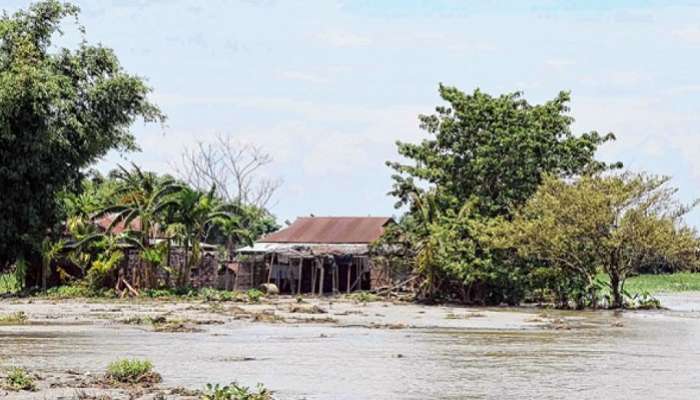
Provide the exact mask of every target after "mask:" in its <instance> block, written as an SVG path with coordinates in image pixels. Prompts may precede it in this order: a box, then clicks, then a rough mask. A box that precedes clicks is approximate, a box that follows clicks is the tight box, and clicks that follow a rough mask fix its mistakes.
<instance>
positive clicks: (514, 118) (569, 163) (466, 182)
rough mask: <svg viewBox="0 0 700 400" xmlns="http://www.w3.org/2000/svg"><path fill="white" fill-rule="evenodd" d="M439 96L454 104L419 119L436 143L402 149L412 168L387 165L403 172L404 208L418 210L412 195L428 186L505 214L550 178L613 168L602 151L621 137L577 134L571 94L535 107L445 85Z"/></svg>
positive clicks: (513, 97) (515, 98) (397, 183)
mask: <svg viewBox="0 0 700 400" xmlns="http://www.w3.org/2000/svg"><path fill="white" fill-rule="evenodd" d="M439 90H440V96H441V97H442V99H443V100H445V101H446V102H447V103H448V105H447V106H440V107H437V108H436V113H435V114H432V115H421V116H420V117H419V120H420V126H421V128H422V129H424V130H425V131H427V132H428V133H429V134H430V136H431V138H429V139H425V140H423V141H422V142H421V143H403V142H398V143H397V144H398V151H399V154H400V155H401V156H403V157H405V158H406V159H408V160H409V161H411V162H410V163H401V162H388V163H387V164H388V165H389V166H390V167H391V168H392V169H393V170H394V171H395V172H396V174H395V175H394V176H393V178H394V187H393V190H392V192H391V194H392V195H394V196H396V197H397V198H398V199H399V202H398V205H399V206H400V205H404V204H407V203H411V199H412V197H411V194H412V193H421V192H422V190H421V188H424V187H425V185H426V184H427V185H428V186H431V187H437V188H439V189H440V192H441V193H442V194H444V195H447V196H451V197H452V198H453V199H452V200H451V201H454V200H456V202H453V203H452V204H457V205H458V207H461V205H462V204H463V203H464V202H466V201H467V200H469V199H471V198H475V199H476V200H477V201H478V205H477V207H478V212H479V213H480V214H482V215H484V216H496V215H504V214H508V213H509V212H510V210H511V209H512V208H513V207H516V206H519V205H521V204H523V203H524V202H525V201H526V200H527V199H528V198H529V197H530V196H531V195H532V194H533V193H534V192H535V190H537V186H538V185H539V183H540V180H541V176H542V174H544V173H554V174H565V175H571V174H578V173H581V172H583V171H586V170H597V169H601V168H604V167H606V165H605V164H604V163H601V162H598V161H596V160H595V159H594V155H595V151H596V149H597V148H598V146H600V145H601V144H602V143H604V142H606V141H608V140H612V139H614V136H613V135H612V134H607V135H604V136H602V135H600V134H598V133H597V132H588V133H583V134H581V135H578V136H576V135H574V134H573V133H572V132H571V124H572V123H573V118H572V117H571V116H569V115H568V114H567V112H568V111H569V108H568V102H569V99H570V98H569V94H568V93H566V92H561V93H559V95H558V96H557V97H556V98H555V99H553V100H551V101H548V102H546V103H544V104H541V105H531V104H529V103H528V102H527V101H526V100H525V99H523V98H522V97H521V94H520V93H517V92H516V93H511V94H505V95H501V96H498V97H493V96H490V95H488V94H486V93H483V92H481V91H480V90H475V91H474V92H473V93H472V94H465V93H464V92H462V91H460V90H459V89H457V88H454V87H449V86H443V85H440V88H439Z"/></svg>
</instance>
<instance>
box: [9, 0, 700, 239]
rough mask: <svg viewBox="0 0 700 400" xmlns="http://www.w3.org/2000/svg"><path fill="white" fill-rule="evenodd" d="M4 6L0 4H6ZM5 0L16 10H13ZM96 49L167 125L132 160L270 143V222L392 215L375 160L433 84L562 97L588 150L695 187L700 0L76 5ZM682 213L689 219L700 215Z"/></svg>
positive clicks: (407, 130) (428, 102)
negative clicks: (117, 64) (109, 53)
mask: <svg viewBox="0 0 700 400" xmlns="http://www.w3.org/2000/svg"><path fill="white" fill-rule="evenodd" d="M6 2H7V0H6V1H5V2H4V3H6ZM27 4H28V3H27V2H24V1H16V0H10V1H9V6H5V7H7V8H9V9H10V10H12V9H16V8H18V7H24V6H26V5H27ZM78 4H80V5H81V7H82V9H83V14H82V17H81V19H82V23H83V24H84V25H85V26H86V28H87V35H88V39H89V40H90V41H91V42H102V43H103V44H105V45H107V46H110V47H112V48H114V49H115V50H116V52H117V54H118V56H119V57H120V59H121V61H122V63H123V65H124V66H125V68H126V69H127V70H129V71H131V72H134V73H137V74H139V75H142V76H145V77H147V78H148V81H149V83H150V85H151V86H152V87H153V88H154V92H153V96H152V98H153V100H154V101H155V102H157V103H158V104H159V105H160V106H161V107H162V109H163V110H164V111H165V113H167V115H168V117H169V120H168V122H167V126H166V127H165V128H161V127H158V126H143V125H141V124H139V125H136V126H134V133H135V134H136V137H137V140H138V143H139V144H140V146H141V147H142V149H143V151H142V152H141V153H136V154H128V155H126V156H124V157H121V156H119V155H117V154H110V155H109V156H108V157H106V159H105V160H104V161H102V162H100V165H99V166H100V168H102V169H105V170H106V169H109V168H111V167H113V166H114V165H116V163H118V162H121V163H123V162H124V160H125V159H127V160H133V161H135V162H136V163H139V164H142V165H144V166H145V167H146V168H148V169H152V170H156V171H160V172H167V171H170V170H171V167H170V165H171V163H173V162H176V161H177V160H178V157H179V154H180V153H181V151H182V149H183V148H184V147H186V146H192V145H193V144H194V143H196V142H197V141H204V142H207V141H211V140H212V139H213V137H214V136H215V135H216V134H218V133H223V134H231V135H234V136H235V137H237V138H239V139H240V140H242V141H248V142H253V143H256V144H258V145H261V146H263V147H264V148H266V149H267V150H268V151H269V152H270V153H271V154H272V155H273V156H274V158H275V162H274V164H272V165H271V167H270V168H268V170H266V171H265V174H267V175H269V176H271V177H279V178H282V179H283V180H284V184H283V186H282V187H281V189H280V191H279V192H278V194H277V196H276V198H275V205H274V206H273V207H272V211H273V212H274V213H275V214H276V215H277V216H278V217H279V218H280V219H281V220H284V219H293V218H294V217H295V216H299V215H307V214H309V213H314V214H316V215H391V214H395V213H396V211H395V210H394V209H393V199H391V198H390V197H387V196H386V192H387V191H388V190H389V188H390V185H391V180H390V171H389V170H388V169H387V168H386V167H385V166H384V161H385V160H387V159H395V158H396V151H395V145H394V142H395V141H396V140H397V139H398V140H403V141H416V140H420V139H421V138H422V137H423V133H422V132H421V131H420V130H419V129H418V126H417V120H416V116H417V115H418V114H419V113H430V112H431V111H432V110H433V108H434V107H435V106H436V105H438V104H439V103H440V101H439V98H438V95H437V85H438V83H439V82H443V83H445V84H449V85H454V86H457V87H459V88H461V89H463V90H465V91H471V90H473V89H474V88H476V87H479V88H481V89H483V90H485V91H487V92H490V93H492V94H499V93H503V92H511V91H515V90H521V91H524V93H525V97H526V98H527V99H528V100H530V101H531V102H542V101H545V100H547V99H549V98H552V97H554V96H555V95H556V93H557V92H558V91H559V90H570V91H571V92H572V96H573V101H572V104H571V106H572V112H571V114H572V116H574V117H575V118H576V125H575V131H576V132H583V131H588V130H593V129H595V130H598V131H600V132H601V133H606V132H608V131H612V132H614V133H615V134H616V136H617V137H618V141H617V142H616V143H614V144H611V145H606V146H605V147H604V148H602V149H601V151H600V153H599V158H602V159H605V160H610V161H613V160H621V161H623V162H624V163H625V165H626V166H627V167H628V168H630V169H634V170H645V171H649V172H652V173H656V174H666V175H672V176H673V177H674V180H673V183H674V185H676V186H678V187H680V188H681V190H680V193H679V196H680V198H681V199H683V200H684V201H690V200H692V199H694V198H698V197H700V189H699V186H698V183H699V182H700V157H699V156H700V152H698V149H699V148H700V123H699V122H700V112H699V111H700V101H699V100H700V75H699V74H698V71H700V22H699V21H700V2H697V1H674V2H671V1H629V0H628V1H615V2H611V1H602V0H600V1H553V0H552V1H536V2H527V1H479V2H464V1H446V0H445V1H424V0H391V1H370V0H358V1H330V0H327V1H313V0H305V1H303V2H300V1H275V0H259V1H255V0H246V1H243V0H242V1H223V0H221V1H219V0H210V1H207V2H202V1H176V0H173V1H165V0H160V1H157V0H151V1H147V0H141V1H134V0H121V1H118V0H114V1H94V0H93V1H82V2H81V1H79V2H78ZM689 221H690V222H691V223H692V224H694V225H696V226H700V212H698V211H695V212H693V214H691V215H690V216H689Z"/></svg>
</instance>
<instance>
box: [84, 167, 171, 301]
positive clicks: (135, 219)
mask: <svg viewBox="0 0 700 400" xmlns="http://www.w3.org/2000/svg"><path fill="white" fill-rule="evenodd" d="M132 165H133V168H132V170H131V171H129V170H127V169H125V168H124V167H122V166H119V171H118V172H117V173H116V175H115V178H116V180H117V182H118V183H117V187H116V190H115V194H114V195H115V198H116V204H115V205H113V206H110V207H106V208H104V209H103V210H101V211H100V212H99V213H98V214H97V217H99V216H104V215H113V219H112V223H111V224H110V225H109V227H108V231H111V230H112V229H114V228H115V227H116V226H118V225H121V226H123V227H124V229H125V231H126V233H127V234H128V236H130V237H131V238H133V239H134V240H133V242H138V243H139V246H138V247H139V248H140V250H141V251H142V252H143V251H145V252H148V250H149V249H150V248H151V247H152V246H153V244H154V243H155V239H156V237H155V235H156V233H157V231H158V228H159V226H158V223H159V222H160V221H161V217H162V216H163V214H164V213H165V211H166V210H167V209H168V208H169V207H172V206H175V205H176V204H177V201H176V199H175V197H174V196H173V195H174V194H176V193H178V192H180V191H182V190H183V186H182V185H181V184H179V183H177V182H176V181H175V180H173V179H172V178H169V177H165V178H159V177H158V176H157V175H156V174H154V173H152V172H144V171H142V170H141V169H140V168H139V167H138V166H136V165H134V164H132ZM142 261H144V260H143V258H142ZM149 264H150V265H149ZM155 267H156V266H155V265H153V263H147V266H146V267H145V268H144V267H143V266H142V268H141V270H142V273H143V284H144V286H146V287H153V286H154V285H155V284H156V281H155V271H154V269H155ZM135 278H136V277H135ZM135 285H136V286H138V285H139V284H138V282H135Z"/></svg>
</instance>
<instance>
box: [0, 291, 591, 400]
mask: <svg viewBox="0 0 700 400" xmlns="http://www.w3.org/2000/svg"><path fill="white" fill-rule="evenodd" d="M13 313H24V315H25V316H26V320H25V321H23V322H21V323H13V324H1V323H0V337H2V335H3V334H4V335H15V336H16V335H20V336H22V337H27V338H31V337H32V335H35V334H36V335H37V336H41V335H42V334H45V332H46V328H47V327H50V328H51V329H53V330H57V329H56V327H60V329H58V330H64V331H70V332H72V333H73V334H79V333H81V332H93V331H95V330H99V329H111V330H117V331H126V330H134V329H138V330H141V331H143V332H144V333H143V334H146V335H162V334H165V333H167V334H177V333H178V332H182V333H183V334H187V333H192V332H207V333H209V334H211V335H226V332H227V331H228V330H232V329H241V328H245V327H246V326H253V325H270V326H274V329H277V330H279V329H283V330H287V329H288V330H289V332H292V331H293V330H295V329H301V327H310V326H319V327H323V328H333V330H334V331H337V330H338V329H340V330H341V332H342V331H343V329H342V328H347V329H349V330H350V329H352V330H358V329H359V330H372V331H376V330H379V331H392V332H393V331H398V330H401V331H405V332H411V331H426V330H448V331H449V330H454V331H457V332H459V331H470V330H488V331H491V330H493V331H511V330H512V331H523V330H525V331H527V330H535V331H536V330H551V329H571V327H572V326H576V324H579V323H584V322H585V320H586V319H585V318H581V317H580V316H577V315H576V314H570V315H565V314H561V313H556V314H551V313H548V312H543V311H542V310H540V309H534V308H532V309H529V308H518V309H509V308H488V309H486V308H465V307H457V306H454V307H450V306H424V305H418V304H412V303H399V302H396V303H392V302H383V301H379V302H369V303H359V302H357V301H353V300H350V299H344V298H323V299H317V298H309V299H305V300H304V301H303V302H298V301H297V300H296V299H295V298H287V297H280V298H276V299H265V300H263V301H262V302H261V303H259V304H247V303H239V302H202V301H177V302H175V301H164V300H137V301H106V300H60V301H51V300H39V299H10V300H3V301H0V315H7V314H13ZM377 333H381V332H377ZM324 335H325V334H324V333H321V334H320V336H321V337H324ZM0 340H2V339H0ZM3 353H6V354H10V355H11V354H12V349H7V348H6V349H4V351H3V352H1V353H0V355H1V354H3ZM397 356H398V357H401V355H400V354H399V355H397ZM115 358H118V355H115ZM0 365H1V366H2V367H5V368H7V367H10V366H13V365H12V362H11V361H10V362H8V361H5V360H2V359H0ZM16 366H18V367H24V366H23V365H16ZM104 368H105V366H94V367H93V368H91V369H89V370H57V369H56V368H53V369H50V371H42V372H37V373H36V374H37V375H36V378H37V385H38V391H34V392H27V391H24V392H12V391H7V390H2V391H0V397H3V396H4V398H8V399H93V398H101V397H99V396H107V397H102V398H104V399H109V398H114V399H158V398H168V399H190V398H197V393H195V392H192V390H193V389H198V388H196V387H190V388H188V389H183V388H179V387H177V384H178V382H168V381H164V382H163V383H162V384H160V385H155V386H153V387H147V388H144V387H121V388H114V387H110V386H109V385H105V384H103V383H102V382H101V376H102V373H103V371H104ZM32 372H33V371H32ZM33 373H34V372H33ZM1 374H4V371H0V375H1ZM0 379H2V378H0ZM200 388H201V387H200Z"/></svg>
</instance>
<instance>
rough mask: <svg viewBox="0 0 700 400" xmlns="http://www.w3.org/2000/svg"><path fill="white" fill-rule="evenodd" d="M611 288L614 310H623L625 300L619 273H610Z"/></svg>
mask: <svg viewBox="0 0 700 400" xmlns="http://www.w3.org/2000/svg"><path fill="white" fill-rule="evenodd" d="M609 275H610V288H611V289H612V295H613V304H612V308H622V306H623V299H622V291H621V290H620V289H621V288H620V274H618V273H617V271H612V272H610V274H609Z"/></svg>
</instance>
